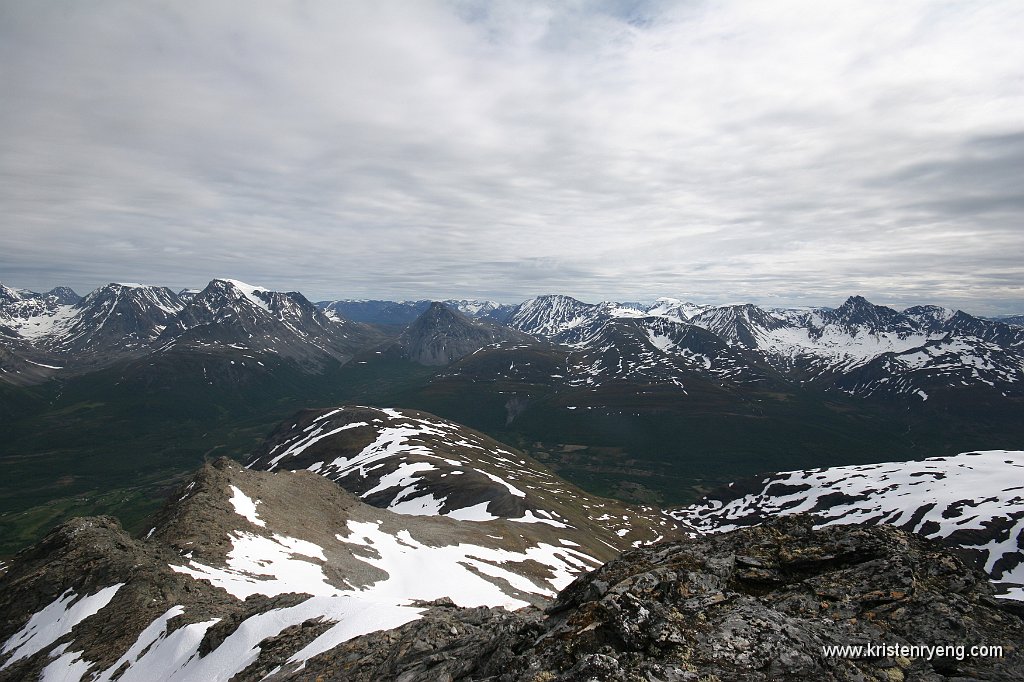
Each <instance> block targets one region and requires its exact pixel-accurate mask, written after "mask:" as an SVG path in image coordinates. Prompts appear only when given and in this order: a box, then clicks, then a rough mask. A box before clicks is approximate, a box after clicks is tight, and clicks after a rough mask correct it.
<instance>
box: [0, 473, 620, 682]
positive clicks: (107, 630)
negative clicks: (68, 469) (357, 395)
mask: <svg viewBox="0 0 1024 682" xmlns="http://www.w3.org/2000/svg"><path fill="white" fill-rule="evenodd" d="M560 530H561V529H557V528H554V527H552V526H550V525H546V524H542V523H536V524H520V523H514V522H511V521H506V520H501V519H497V520H492V521H486V522H470V521H457V520H454V519H451V518H443V517H438V516H401V515H397V514H393V513H391V512H389V511H387V510H384V509H379V508H376V507H371V506H368V505H366V504H364V503H362V502H360V501H359V500H358V499H357V498H355V497H354V496H352V495H351V494H350V493H348V492H346V491H344V490H343V489H342V488H340V487H338V486H337V485H335V484H334V483H332V482H330V481H329V480H327V479H325V478H323V477H320V476H317V475H314V474H312V473H309V472H301V471H300V472H294V473H293V472H287V471H282V472H276V473H263V472H254V471H246V470H244V469H242V468H241V467H239V466H238V465H237V464H234V463H232V462H230V461H228V460H220V461H218V462H217V463H216V464H215V465H213V466H207V467H205V468H204V469H203V470H201V471H200V472H199V473H198V474H197V475H195V476H194V477H193V478H192V480H190V481H189V482H188V483H187V484H185V485H183V486H182V487H181V488H180V489H179V490H178V491H177V493H175V495H174V496H173V497H172V498H171V500H170V501H169V502H168V505H167V506H166V507H165V508H164V510H163V511H162V512H161V513H160V514H159V515H158V516H157V518H156V519H155V522H154V525H153V528H152V530H150V531H149V532H148V533H147V534H146V536H145V538H144V539H142V540H135V539H133V538H130V537H128V536H127V535H125V534H124V533H123V531H121V530H120V528H119V527H118V526H117V524H116V523H115V522H113V521H112V520H111V519H103V518H99V519H79V520H75V521H72V522H69V523H68V524H65V525H64V526H62V527H60V528H59V529H57V530H56V531H54V532H53V533H51V534H50V535H49V536H48V537H47V538H45V539H44V540H43V541H42V542H40V543H39V544H38V545H36V546H34V547H33V548H31V549H30V550H28V551H26V552H23V553H22V554H21V555H19V557H18V558H17V559H16V560H15V561H14V562H13V563H12V565H11V566H10V567H9V568H8V570H7V571H6V573H5V574H4V575H2V576H0V607H2V608H4V612H5V616H6V617H5V619H4V621H3V622H2V623H0V641H3V648H2V653H0V666H2V667H0V679H28V678H33V677H38V676H39V675H40V673H41V672H42V674H43V676H51V675H58V674H59V675H62V676H63V677H62V679H79V678H80V677H82V676H83V675H84V674H85V673H86V672H87V671H91V674H92V675H94V676H95V679H112V678H113V677H115V676H117V677H118V679H121V680H136V679H138V680H152V679H168V680H170V679H183V680H184V679H204V680H227V679H229V678H231V677H232V676H234V675H236V674H239V673H242V677H243V678H244V679H252V678H255V679H258V678H262V677H264V676H265V675H267V674H268V673H270V672H271V671H274V670H281V669H282V667H284V668H285V669H288V670H292V671H294V670H295V669H296V667H299V666H301V664H302V662H303V661H305V660H308V659H309V658H312V657H314V656H316V655H318V654H320V653H323V652H325V651H327V650H329V649H331V648H333V647H335V646H337V645H338V644H339V643H341V642H344V641H346V640H348V639H351V638H352V637H355V636H358V635H361V634H364V633H368V632H373V631H376V630H380V629H387V628H391V627H395V626H397V625H401V624H402V623H405V622H408V621H410V620H414V619H417V618H419V617H420V615H421V614H422V613H423V612H424V610H425V608H426V607H427V605H425V604H424V603H423V602H425V601H427V602H429V601H432V600H438V599H441V600H444V601H443V602H442V603H448V604H453V605H461V606H466V607H475V606H491V607H497V606H504V607H508V608H520V607H524V606H528V605H530V604H545V603H547V602H548V600H550V599H551V598H553V597H554V596H555V595H556V592H557V591H558V590H559V589H562V588H564V587H565V586H566V585H568V584H569V583H570V582H571V581H572V579H573V577H574V576H575V575H578V574H579V573H580V572H583V571H586V570H589V569H591V568H593V567H595V566H597V565H599V563H600V561H598V560H597V559H595V558H594V554H595V553H596V554H599V555H603V556H605V557H611V556H614V554H615V551H614V550H611V549H610V548H609V547H608V546H607V545H605V544H604V543H602V542H600V541H599V540H598V539H597V538H593V537H591V538H589V539H587V540H586V544H585V545H584V544H577V543H574V542H572V541H570V540H568V539H566V538H564V537H562V536H561V535H560ZM603 535H604V536H610V537H612V538H614V537H616V536H615V535H614V534H612V533H611V532H610V531H606V532H605V533H604V534H603ZM580 537H581V539H583V536H580Z"/></svg>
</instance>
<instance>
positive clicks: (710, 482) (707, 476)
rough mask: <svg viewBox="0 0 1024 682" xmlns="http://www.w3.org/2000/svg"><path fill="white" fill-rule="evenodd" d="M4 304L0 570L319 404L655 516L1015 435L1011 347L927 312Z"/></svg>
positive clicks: (220, 292)
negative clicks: (781, 477)
mask: <svg viewBox="0 0 1024 682" xmlns="http://www.w3.org/2000/svg"><path fill="white" fill-rule="evenodd" d="M2 299H3V301H4V303H3V305H2V306H0V330H2V333H3V334H4V336H3V337H2V338H3V342H2V343H3V345H2V348H3V355H2V356H0V357H3V358H7V359H5V360H3V367H2V368H0V369H2V370H3V373H0V414H2V415H3V416H4V424H3V430H4V438H3V439H2V444H0V461H2V462H3V463H4V466H5V467H6V469H7V471H9V472H10V474H11V478H10V480H11V481H17V482H18V483H17V485H8V486H5V487H4V488H3V490H2V491H0V529H2V530H3V533H2V538H3V540H2V543H0V554H4V555H6V556H11V555H13V553H14V552H16V551H17V550H18V549H21V548H22V547H24V546H26V545H27V544H29V543H30V542H32V541H33V540H35V539H38V538H39V537H41V536H42V534H44V533H45V532H46V531H47V530H48V529H49V528H51V527H53V525H55V524H57V523H59V522H61V521H63V520H66V519H68V518H71V517H73V516H76V515H81V514H93V513H110V514H114V515H115V516H118V517H119V518H120V519H121V520H122V522H123V523H125V525H126V527H127V528H128V529H129V530H131V531H133V532H137V531H141V530H143V529H142V528H141V524H142V523H143V519H144V518H145V517H146V516H147V515H148V514H150V513H151V512H153V511H155V509H156V508H158V507H159V505H160V504H161V503H162V500H163V498H164V497H165V496H166V494H167V493H168V491H169V490H171V489H172V488H173V487H174V486H175V485H176V484H177V483H178V482H180V481H181V480H182V479H183V477H185V476H187V475H188V472H190V471H191V470H193V469H194V468H195V467H196V466H199V465H200V464H201V463H202V462H203V461H208V460H211V459H212V458H216V457H219V456H227V457H230V458H234V459H236V460H239V461H244V460H245V459H246V458H247V457H248V456H250V455H251V453H253V452H254V451H255V450H256V449H257V448H258V447H259V445H260V443H261V442H263V439H264V438H265V437H266V435H267V434H268V433H270V431H271V430H272V429H273V428H274V427H275V426H276V425H278V424H279V423H281V422H282V421H283V420H285V419H287V418H289V417H290V416H291V415H293V414H295V413H297V412H299V411H300V410H303V409H307V408H316V407H320V406H328V405H341V404H362V405H374V406H379V407H388V408H390V407H401V408H408V409H415V410H423V411H425V412H428V413H431V414H435V415H438V416H441V417H444V418H448V419H451V420H453V421H455V422H458V423H461V424H465V425H467V426H469V427H472V428H474V429H477V430H479V431H481V432H483V433H486V434H488V435H489V436H491V437H493V438H495V439H496V440H498V441H500V442H502V443H507V444H508V445H510V446H513V447H515V448H518V449H519V450H521V451H522V452H523V453H525V454H527V455H529V456H532V457H534V458H535V459H537V460H538V461H540V462H543V463H544V464H545V465H546V466H548V467H550V469H551V470H552V471H554V472H555V473H557V474H558V475H559V476H562V477H564V478H566V479H567V480H569V481H572V482H574V483H575V484H577V485H580V486H582V487H583V488H584V489H586V490H589V491H591V492H593V493H596V494H599V495H603V496H607V497H617V498H620V499H623V500H627V501H632V502H641V503H646V504H655V505H659V506H672V505H680V504H686V503H690V502H694V501H696V500H698V499H699V498H700V497H702V496H703V495H705V494H707V493H709V492H711V491H714V490H716V489H718V488H720V487H721V486H724V485H726V484H728V483H729V482H731V481H734V480H736V479H739V478H744V477H747V476H751V475H755V474H759V473H763V472H772V471H791V470H798V469H807V468H812V467H821V466H837V465H852V464H867V463H873V462H891V461H900V460H907V459H920V458H924V457H929V456H936V455H943V454H945V455H952V454H956V453H959V452H965V451H968V450H971V449H975V448H977V447H979V445H981V446H984V447H985V448H1004V449H1013V448H1015V447H1019V443H1020V442H1021V441H1022V440H1024V420H1022V419H1020V415H1021V414H1022V411H1024V410H1022V401H1024V398H1022V394H1021V386H1022V384H1021V382H1020V372H1021V371H1022V370H1021V366H1022V361H1021V357H1022V354H1024V329H1022V328H1020V327H1015V326H1013V325H1010V324H1006V323H1003V322H995V321H988V320H982V319H980V318H974V317H971V316H969V315H967V314H965V313H962V312H956V311H947V310H943V309H938V308H934V307H929V306H918V307H917V308H914V309H908V310H907V311H904V312H900V311H895V310H892V309H889V308H885V307H882V306H874V305H872V304H870V303H869V302H867V301H865V300H863V299H860V298H857V297H852V298H850V299H849V300H848V301H847V302H846V303H844V304H843V305H842V306H840V307H839V308H837V309H815V310H809V311H769V310H764V309H760V308H756V307H754V306H718V307H715V306H708V305H696V304H690V303H685V302H682V301H677V300H673V299H660V300H659V301H656V302H655V303H654V304H650V305H646V306H644V305H641V304H613V303H601V304H587V303H583V302H580V301H576V300H575V299H571V298H569V297H565V296H546V297H539V298H536V299H531V300H530V301H527V302H524V303H523V304H521V305H518V306H501V305H498V304H495V303H493V302H486V301H485V302H481V301H467V300H463V301H449V302H447V303H446V304H440V303H437V304H434V305H433V306H431V304H430V303H429V302H413V303H400V302H384V301H356V302H345V301H322V302H320V303H317V304H313V303H310V302H309V301H308V300H307V299H305V298H304V297H303V296H302V295H301V294H298V293H295V292H291V293H281V292H270V291H267V290H265V289H262V288H260V287H255V286H250V285H246V284H244V283H240V282H237V281H234V280H214V281H212V282H211V283H210V285H209V286H207V287H206V288H205V289H203V290H198V291H193V292H182V293H181V295H178V294H175V293H174V292H172V291H170V290H169V289H166V288H162V287H145V286H142V285H111V286H109V287H106V288H101V289H100V290H98V291H97V292H93V293H92V294H90V295H89V296H87V297H84V298H82V297H78V296H77V294H75V293H74V292H71V291H70V290H67V289H66V288H65V289H60V288H58V289H55V290H53V291H52V292H49V293H47V294H34V293H32V292H20V291H17V290H13V289H9V288H6V287H5V288H4V291H3V293H2ZM345 312H349V313H350V314H352V315H353V317H355V318H357V319H354V320H348V319H346V318H345V317H343V314H344V313H345ZM115 319H116V320H117V323H116V324H114V323H113V320H115ZM29 368H31V369H29ZM55 368H60V369H55ZM922 394H925V395H927V399H924V398H922V397H921V396H922ZM55 472H59V473H55Z"/></svg>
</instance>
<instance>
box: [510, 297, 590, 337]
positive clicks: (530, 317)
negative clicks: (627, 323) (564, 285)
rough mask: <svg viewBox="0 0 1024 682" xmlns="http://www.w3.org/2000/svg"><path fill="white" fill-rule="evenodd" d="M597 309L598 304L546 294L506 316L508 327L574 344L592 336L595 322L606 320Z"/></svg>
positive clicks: (527, 302)
mask: <svg viewBox="0 0 1024 682" xmlns="http://www.w3.org/2000/svg"><path fill="white" fill-rule="evenodd" d="M601 310H602V307H601V306H600V304H597V305H595V304H591V303H583V302H582V301H577V300H576V299H575V298H572V297H571V296H562V295H560V294H548V295H545V296H538V297H536V298H531V299H530V300H528V301H525V302H523V303H521V304H520V305H519V306H518V307H516V309H515V310H514V311H513V312H512V314H511V315H510V316H509V318H508V325H509V326H510V327H512V328H514V329H518V330H519V331H521V332H526V333H527V334H532V335H533V336H539V337H543V338H546V339H550V340H551V341H555V342H557V343H578V342H579V341H580V340H581V339H585V338H586V337H587V336H589V335H591V334H592V333H593V329H592V326H593V324H594V323H595V322H597V321H599V320H601V319H602V318H605V317H608V315H607V314H602V313H601Z"/></svg>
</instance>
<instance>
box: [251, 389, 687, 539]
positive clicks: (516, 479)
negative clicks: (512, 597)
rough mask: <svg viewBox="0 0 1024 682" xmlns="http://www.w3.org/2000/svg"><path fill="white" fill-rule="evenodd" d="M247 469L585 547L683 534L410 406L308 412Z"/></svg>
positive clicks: (659, 517)
mask: <svg viewBox="0 0 1024 682" xmlns="http://www.w3.org/2000/svg"><path fill="white" fill-rule="evenodd" d="M247 466H248V467H249V468H250V469H254V470H265V471H276V470H293V471H301V470H308V471H313V472H315V473H318V474H320V475H321V476H324V477H326V478H328V479H330V480H332V481H335V482H336V483H337V484H338V485H340V486H342V487H343V488H345V489H346V490H348V491H350V492H352V493H354V494H356V495H358V496H359V497H360V499H362V500H364V501H365V502H367V503H368V504H371V505H374V506H377V507H381V508H386V509H389V510H391V511H393V512H396V513H399V514H408V515H414V516H423V515H431V516H433V515H440V516H447V517H449V518H453V519H461V520H470V521H489V520H494V519H499V518H500V519H507V520H508V521H511V522H515V523H516V524H523V526H522V527H524V528H525V527H527V526H529V527H531V528H532V529H533V532H541V531H542V530H543V532H552V531H551V530H550V529H557V530H556V531H555V532H556V533H557V534H558V537H561V538H563V539H566V540H573V541H575V542H576V543H578V544H580V545H583V546H587V545H588V544H590V543H589V541H588V538H600V539H601V540H600V542H601V544H602V545H604V546H606V547H610V548H613V549H614V550H616V551H618V550H621V549H624V548H627V547H630V546H635V545H637V544H640V543H646V542H654V541H657V540H659V539H663V538H665V537H673V536H677V535H678V534H679V533H680V532H681V531H680V529H679V528H677V526H676V524H675V523H673V522H672V520H671V519H668V518H667V517H666V516H664V515H663V514H661V512H659V511H657V510H655V509H652V508H650V507H630V506H628V505H624V504H622V503H620V502H616V501H613V500H607V499H602V498H598V497H595V496H593V495H589V494H587V493H585V492H584V491H582V490H580V489H579V488H576V487H575V486H572V485H570V484H569V483H567V482H565V481H563V480H561V479H559V478H558V477H557V476H554V475H553V474H552V473H551V472H549V471H548V470H547V469H545V467H543V466H542V465H541V464H539V463H538V462H536V461H534V460H532V459H530V458H529V457H527V456H525V455H523V454H522V453H521V452H517V451H515V450H512V449H511V448H509V447H507V446H504V445H502V444H500V443H498V442H496V441H494V440H492V439H491V438H488V437H487V436H485V435H483V434H482V433H480V432H478V431H474V430H472V429H469V428H467V427H465V426H462V425H460V424H456V423H454V422H450V421H448V420H444V419H440V418H438V417H435V416H434V415H430V414H426V413H423V412H416V411H412V410H394V409H382V408H372V407H358V406H355V407H339V408H333V409H329V410H327V409H324V410H307V411H304V412H302V413H300V414H298V415H296V417H295V418H294V419H292V420H289V422H286V423H285V424H283V425H282V426H281V428H279V429H278V430H277V431H276V432H274V433H273V434H271V436H270V437H269V438H268V439H267V441H266V443H264V445H263V446H262V447H261V448H260V449H259V450H258V451H257V452H256V453H254V456H253V459H252V460H251V461H250V462H249V464H248V465H247ZM544 527H547V528H544Z"/></svg>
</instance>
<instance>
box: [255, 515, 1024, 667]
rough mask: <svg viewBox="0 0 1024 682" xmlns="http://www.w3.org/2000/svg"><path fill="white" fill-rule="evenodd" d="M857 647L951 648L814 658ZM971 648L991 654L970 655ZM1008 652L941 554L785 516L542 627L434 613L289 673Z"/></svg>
mask: <svg viewBox="0 0 1024 682" xmlns="http://www.w3.org/2000/svg"><path fill="white" fill-rule="evenodd" d="M869 644H870V645H876V646H877V645H879V644H887V645H895V646H900V645H908V646H921V645H929V646H935V645H937V644H942V645H945V644H952V645H954V647H955V646H963V647H964V649H963V650H962V651H957V650H956V649H953V650H952V651H950V652H949V653H948V654H947V653H946V652H943V655H934V652H933V654H932V655H931V656H929V655H928V653H926V652H923V651H920V650H919V651H917V652H912V655H909V656H904V655H900V654H899V653H897V654H896V655H884V654H882V655H879V654H865V655H863V656H860V657H852V656H849V655H847V656H840V655H836V654H835V653H834V652H829V651H827V650H826V647H833V646H837V647H843V646H863V645H869ZM974 645H984V646H998V647H1001V650H1000V651H999V655H971V654H970V647H971V646H974ZM1022 647H1024V622H1022V621H1021V619H1020V617H1019V616H1018V615H1016V614H1015V613H1014V611H1013V607H1012V606H1009V607H1008V606H1007V605H1006V604H1004V603H1002V602H1000V601H999V600H997V599H995V598H993V596H992V593H991V587H990V586H989V584H988V582H987V581H986V580H985V579H984V576H983V575H982V574H981V573H979V572H978V571H976V570H973V569H972V568H970V567H969V566H967V565H965V564H964V563H962V562H961V561H960V560H959V559H958V558H957V557H955V556H953V555H950V554H948V553H947V551H946V550H944V549H943V548H941V547H939V546H937V545H935V544H934V543H931V542H929V541H927V540H924V539H922V538H920V537H917V536H914V535H912V534H909V533H906V532H904V531H900V530H898V529H894V528H889V527H874V528H859V527H849V526H840V527H834V528H827V529H822V530H814V529H813V528H812V522H811V520H810V519H807V518H803V517H791V518H785V519H777V520H773V521H771V522H769V523H767V524H765V525H763V526H759V527H757V528H748V529H741V530H736V531H732V532H730V533H725V534H722V535H714V536H706V537H700V538H696V539H694V540H692V541H679V542H670V543H662V544H658V545H654V546H651V547H644V548H640V549H636V550H631V551H629V552H626V553H624V554H623V555H622V556H621V557H619V558H617V559H615V560H613V561H611V562H609V563H608V564H606V565H604V566H602V567H601V568H600V569H598V570H596V571H594V572H592V573H588V574H586V575H585V576H581V577H580V578H578V579H577V580H576V581H575V582H573V584H572V585H570V586H569V587H568V588H566V589H565V590H563V591H562V592H561V593H560V594H559V596H558V598H557V599H556V600H555V602H554V603H553V604H552V605H551V606H549V607H548V608H547V609H546V610H545V611H544V612H541V611H540V610H536V609H528V610H522V611H517V612H515V613H512V614H509V613H505V612H501V611H498V610H494V609H472V610H466V609H455V608H452V607H451V605H447V606H445V605H438V606H435V607H434V608H432V609H430V610H428V611H427V612H425V613H424V614H423V615H422V617H421V618H420V619H418V620H416V621H415V622H412V623H409V624H406V625H404V626H402V627H400V628H397V629H395V630H392V631H390V632H388V633H385V634H384V635H378V636H373V637H360V638H357V639H353V640H351V641H349V642H346V643H344V644H341V645H340V646H339V647H337V648H336V649H334V650H332V651H330V652H326V653H325V654H323V655H321V656H319V657H315V658H313V659H311V660H309V661H308V662H307V664H306V668H305V669H304V671H303V673H304V674H307V675H309V676H310V678H317V679H319V678H322V679H336V680H352V681H357V680H358V681H366V682H369V681H370V680H381V679H394V680H402V681H403V682H418V681H423V682H426V681H427V680H493V681H499V680H500V681H502V682H513V681H515V682H537V681H538V680H542V681H544V682H555V681H559V682H569V681H573V682H577V681H579V682H582V681H584V680H586V681H589V680H602V681H603V680H609V681H618V680H621V681H623V682H626V681H627V680H628V681H633V680H665V681H673V682H683V681H686V682H699V681H702V680H703V681H707V680H719V681H722V680H736V681H750V682H754V681H758V682H761V681H768V680H794V681H795V680H809V679H814V680H844V681H845V680H850V681H853V680H857V681H863V680H885V681H893V680H925V681H928V682H932V681H935V682H937V681H939V680H968V679H972V680H974V679H977V680H982V679H984V680H1006V681H1009V680H1016V679H1019V672H1020V670H1021V669H1024V648H1022ZM929 659H930V660H929ZM270 679H272V680H286V679H295V677H294V676H292V675H290V674H284V673H281V674H278V675H275V676H272V677H271V678H270Z"/></svg>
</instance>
